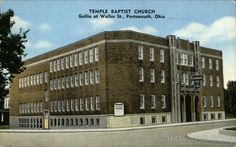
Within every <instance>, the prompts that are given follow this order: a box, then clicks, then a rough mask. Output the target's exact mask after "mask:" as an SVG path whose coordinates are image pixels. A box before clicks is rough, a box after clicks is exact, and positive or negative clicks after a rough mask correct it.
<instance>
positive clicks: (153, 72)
mask: <svg viewBox="0 0 236 147" xmlns="http://www.w3.org/2000/svg"><path fill="white" fill-rule="evenodd" d="M150 82H151V83H155V69H150Z"/></svg>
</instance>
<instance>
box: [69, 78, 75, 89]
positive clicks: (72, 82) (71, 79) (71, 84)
mask: <svg viewBox="0 0 236 147" xmlns="http://www.w3.org/2000/svg"><path fill="white" fill-rule="evenodd" d="M74 83H75V82H74V75H71V76H70V87H74Z"/></svg>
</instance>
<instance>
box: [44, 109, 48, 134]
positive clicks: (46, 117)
mask: <svg viewBox="0 0 236 147" xmlns="http://www.w3.org/2000/svg"><path fill="white" fill-rule="evenodd" d="M48 117H49V111H47V110H46V111H44V127H43V128H44V129H49V127H48V124H49V121H48Z"/></svg>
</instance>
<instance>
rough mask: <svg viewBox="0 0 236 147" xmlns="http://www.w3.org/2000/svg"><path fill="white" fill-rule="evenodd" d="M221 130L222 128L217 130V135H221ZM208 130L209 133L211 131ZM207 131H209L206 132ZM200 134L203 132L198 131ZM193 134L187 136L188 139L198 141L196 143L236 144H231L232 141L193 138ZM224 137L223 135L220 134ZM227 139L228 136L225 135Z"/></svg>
mask: <svg viewBox="0 0 236 147" xmlns="http://www.w3.org/2000/svg"><path fill="white" fill-rule="evenodd" d="M219 129H221V128H218V129H217V130H218V131H217V134H219ZM210 130H215V129H210ZM210 130H208V131H210ZM206 131H207V130H206ZM198 132H201V131H198ZM194 133H197V132H194ZM191 134H193V133H189V134H187V135H186V138H188V139H190V140H196V141H204V142H210V143H220V144H236V141H235V142H230V141H227V140H217V139H215V140H214V139H207V138H198V137H192V136H191ZM220 135H222V134H220ZM223 136H225V137H227V135H223ZM228 137H232V136H228Z"/></svg>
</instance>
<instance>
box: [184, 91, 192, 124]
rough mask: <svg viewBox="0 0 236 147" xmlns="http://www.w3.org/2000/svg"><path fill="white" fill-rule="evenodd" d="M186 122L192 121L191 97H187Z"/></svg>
mask: <svg viewBox="0 0 236 147" xmlns="http://www.w3.org/2000/svg"><path fill="white" fill-rule="evenodd" d="M185 105H186V107H185V108H186V122H191V121H192V109H191V108H192V100H191V96H190V95H186V96H185Z"/></svg>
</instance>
